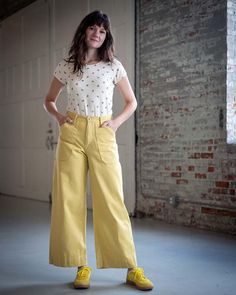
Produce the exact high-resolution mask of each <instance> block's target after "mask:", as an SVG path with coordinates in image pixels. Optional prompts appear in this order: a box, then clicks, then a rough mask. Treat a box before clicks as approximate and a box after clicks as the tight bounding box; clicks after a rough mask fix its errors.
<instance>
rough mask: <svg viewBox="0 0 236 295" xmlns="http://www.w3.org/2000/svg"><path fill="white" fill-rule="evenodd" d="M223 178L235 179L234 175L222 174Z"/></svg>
mask: <svg viewBox="0 0 236 295" xmlns="http://www.w3.org/2000/svg"><path fill="white" fill-rule="evenodd" d="M224 179H227V180H236V175H225V176H224Z"/></svg>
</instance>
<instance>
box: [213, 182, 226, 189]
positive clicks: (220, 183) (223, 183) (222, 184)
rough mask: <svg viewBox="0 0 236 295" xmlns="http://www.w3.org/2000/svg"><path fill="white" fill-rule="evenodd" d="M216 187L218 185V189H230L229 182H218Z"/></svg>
mask: <svg viewBox="0 0 236 295" xmlns="http://www.w3.org/2000/svg"><path fill="white" fill-rule="evenodd" d="M215 185H216V187H225V188H228V187H229V182H227V181H216V182H215Z"/></svg>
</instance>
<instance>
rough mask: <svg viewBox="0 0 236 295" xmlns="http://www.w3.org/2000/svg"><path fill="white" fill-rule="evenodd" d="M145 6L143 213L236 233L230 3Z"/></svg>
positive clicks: (141, 44)
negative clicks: (229, 121)
mask: <svg viewBox="0 0 236 295" xmlns="http://www.w3.org/2000/svg"><path fill="white" fill-rule="evenodd" d="M231 2H232V1H231ZM137 6H138V8H137V10H138V11H137V15H138V35H137V37H138V38H137V40H138V51H137V52H138V55H137V56H138V60H139V66H138V71H137V74H138V76H137V77H138V79H137V82H138V83H137V88H138V92H137V93H138V100H139V108H138V111H137V113H138V114H137V135H138V143H137V175H138V181H137V184H138V187H137V192H138V199H137V213H138V215H140V216H141V215H149V216H154V217H155V218H158V219H160V220H165V221H167V222H170V223H177V224H183V225H188V226H195V227H200V228H206V229H211V230H218V231H224V232H228V233H236V194H235V191H236V168H235V167H236V149H235V146H232V145H228V144H227V132H226V81H227V71H226V69H227V42H226V40H227V1H226V0H205V1H203V0H194V1H193V0H192V1H191V0H177V1H172V0H168V1H161V0H140V1H139V2H138V5H137ZM230 9H234V8H233V6H232V8H230V7H228V10H229V11H230ZM175 197H176V198H175ZM175 201H176V202H175Z"/></svg>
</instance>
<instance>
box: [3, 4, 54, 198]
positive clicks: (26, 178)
mask: <svg viewBox="0 0 236 295" xmlns="http://www.w3.org/2000/svg"><path fill="white" fill-rule="evenodd" d="M48 20H49V14H48V5H47V3H45V1H43V0H39V1H37V2H35V3H33V4H32V5H30V6H28V7H26V8H25V9H23V10H21V11H19V12H17V13H15V14H14V15H12V16H11V17H9V18H7V19H6V20H4V21H3V22H2V23H1V34H0V36H1V42H0V44H1V47H0V52H1V53H0V75H1V76H0V81H1V87H0V126H1V132H0V166H1V177H0V192H1V193H5V194H9V195H14V196H20V197H26V198H34V199H40V200H48V194H49V185H50V181H51V176H50V169H51V168H50V167H49V162H50V158H51V152H49V151H48V150H47V149H46V148H45V133H46V130H47V129H48V122H49V121H48V117H47V114H46V113H45V112H44V110H43V109H42V102H43V100H42V97H43V96H44V94H45V86H46V85H47V84H48V79H49V66H48V65H49V58H48V52H49V47H48V44H49V30H48Z"/></svg>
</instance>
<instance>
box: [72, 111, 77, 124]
mask: <svg viewBox="0 0 236 295" xmlns="http://www.w3.org/2000/svg"><path fill="white" fill-rule="evenodd" d="M77 118H78V114H75V116H74V120H73V124H74V125H75V124H76V121H77Z"/></svg>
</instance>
